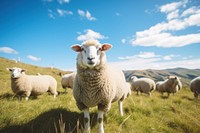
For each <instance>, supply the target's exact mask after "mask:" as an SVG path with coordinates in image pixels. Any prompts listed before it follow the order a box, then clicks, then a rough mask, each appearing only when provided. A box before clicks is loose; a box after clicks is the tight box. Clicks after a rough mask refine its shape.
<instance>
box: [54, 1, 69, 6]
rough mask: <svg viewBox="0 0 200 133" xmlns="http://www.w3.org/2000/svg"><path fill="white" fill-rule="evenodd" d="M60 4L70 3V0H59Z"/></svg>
mask: <svg viewBox="0 0 200 133" xmlns="http://www.w3.org/2000/svg"><path fill="white" fill-rule="evenodd" d="M57 1H58V3H59V4H61V5H62V4H64V3H69V2H70V0H57Z"/></svg>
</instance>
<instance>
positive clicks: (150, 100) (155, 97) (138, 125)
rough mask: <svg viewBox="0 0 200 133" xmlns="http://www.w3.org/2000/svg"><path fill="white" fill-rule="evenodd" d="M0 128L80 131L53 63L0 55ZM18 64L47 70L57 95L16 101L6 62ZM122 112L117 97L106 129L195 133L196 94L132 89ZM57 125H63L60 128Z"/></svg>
mask: <svg viewBox="0 0 200 133" xmlns="http://www.w3.org/2000/svg"><path fill="white" fill-rule="evenodd" d="M0 62H1V65H0V105H1V108H0V132H1V133H42V132H43V133H54V132H61V130H62V129H64V132H66V133H68V132H81V131H82V129H83V114H82V113H81V112H80V111H79V110H78V109H77V107H76V105H75V101H74V98H73V96H72V90H70V89H68V90H67V93H66V94H64V93H62V92H63V89H62V88H61V85H60V77H59V76H58V73H59V72H62V71H60V70H57V69H53V70H52V69H49V68H40V67H37V66H31V65H27V64H23V63H17V64H16V63H14V62H13V61H10V60H7V59H3V58H0ZM13 66H18V67H21V68H24V69H26V70H27V74H36V73H38V72H39V73H41V74H49V75H52V76H53V77H55V78H56V80H57V81H58V91H59V92H61V93H60V95H59V96H58V97H57V98H56V99H53V96H52V95H49V94H44V95H41V96H39V97H37V98H34V97H31V98H30V100H29V101H25V100H22V101H18V99H17V98H16V97H14V94H13V92H12V91H11V88H10V73H9V72H8V71H6V70H5V68H6V67H13ZM123 109H124V113H125V115H124V116H123V117H121V116H120V115H119V111H118V106H117V103H113V104H112V107H111V110H110V112H109V113H108V114H106V115H105V119H104V128H105V132H107V133H115V132H116V133H119V132H120V133H143V132H147V133H157V132H164V133H178V132H180V133H182V132H185V133H199V132H200V116H199V112H200V100H199V99H194V98H193V94H192V92H191V91H190V90H189V89H188V88H186V89H182V90H181V91H180V92H178V93H177V95H175V96H173V95H171V96H170V97H169V98H166V97H165V96H161V95H160V94H159V93H157V92H153V94H152V97H148V96H147V95H139V96H137V95H136V93H135V92H133V93H132V95H131V96H130V97H129V98H128V99H126V100H125V101H124V108H123ZM96 117H97V114H96V108H92V109H91V125H92V132H96V131H97V123H96ZM60 129H61V130H60Z"/></svg>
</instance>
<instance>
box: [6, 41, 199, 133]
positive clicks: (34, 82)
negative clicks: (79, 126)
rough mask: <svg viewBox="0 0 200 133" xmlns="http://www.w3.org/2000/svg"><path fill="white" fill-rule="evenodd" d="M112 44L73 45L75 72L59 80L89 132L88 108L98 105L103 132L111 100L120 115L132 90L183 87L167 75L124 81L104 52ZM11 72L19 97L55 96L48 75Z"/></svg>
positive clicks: (195, 89) (196, 85)
mask: <svg viewBox="0 0 200 133" xmlns="http://www.w3.org/2000/svg"><path fill="white" fill-rule="evenodd" d="M111 47H112V45H110V44H100V43H99V42H98V41H96V40H89V41H86V42H83V44H82V45H73V46H72V50H74V51H75V52H77V53H78V55H77V59H76V60H77V62H76V66H77V71H76V73H71V74H67V75H64V76H63V77H62V79H61V84H62V87H63V88H64V89H65V91H66V88H72V90H73V96H74V98H75V100H76V105H77V107H78V108H79V109H80V110H82V111H83V112H84V130H85V131H86V132H90V115H89V108H90V107H94V106H97V107H98V115H97V121H98V132H99V133H104V128H103V114H104V113H106V112H108V111H109V110H110V108H111V103H112V102H115V101H118V105H119V112H120V115H121V116H123V110H122V102H123V100H124V99H126V98H127V97H128V96H129V95H131V90H133V91H136V92H137V94H138V93H139V92H140V93H146V94H148V95H149V96H151V92H152V91H153V90H157V91H159V92H160V93H162V94H163V93H164V92H166V93H167V94H168V96H169V95H170V93H173V94H174V93H176V92H178V90H180V89H181V88H182V83H181V82H180V79H179V78H178V77H176V76H169V77H168V79H166V80H165V81H159V82H157V83H155V82H154V81H153V80H152V79H149V78H137V77H135V76H133V77H131V83H129V82H126V79H125V76H124V73H123V72H122V70H119V69H116V68H115V67H112V66H110V65H108V64H107V62H106V51H107V50H109V49H110V48H111ZM8 70H9V71H11V88H12V90H13V92H14V93H15V94H16V95H18V96H19V97H20V99H21V97H22V96H23V95H25V98H26V100H28V98H29V96H30V95H39V94H42V93H44V92H47V91H50V92H51V94H53V95H54V98H55V97H56V96H57V94H58V93H57V82H56V80H55V79H54V78H53V77H51V76H49V75H40V74H39V75H26V74H25V71H24V70H23V69H21V68H8ZM190 88H191V90H192V91H193V93H194V96H195V97H196V98H197V97H198V94H199V93H200V77H197V78H196V79H193V80H192V81H191V83H190Z"/></svg>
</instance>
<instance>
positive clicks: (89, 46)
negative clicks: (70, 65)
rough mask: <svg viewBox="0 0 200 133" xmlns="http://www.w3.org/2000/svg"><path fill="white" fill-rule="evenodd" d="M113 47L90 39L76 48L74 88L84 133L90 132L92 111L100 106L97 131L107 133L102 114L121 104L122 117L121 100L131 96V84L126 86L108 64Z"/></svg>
mask: <svg viewBox="0 0 200 133" xmlns="http://www.w3.org/2000/svg"><path fill="white" fill-rule="evenodd" d="M111 47H112V45H110V44H103V45H101V44H100V43H99V42H98V41H97V40H89V41H86V42H83V44H82V46H81V45H73V46H72V49H73V50H74V51H76V52H79V53H78V55H77V63H76V64H77V65H76V66H77V74H76V77H75V80H74V85H73V95H74V98H75V100H76V104H77V106H78V108H79V109H80V110H83V112H84V123H85V126H84V127H85V131H87V132H90V116H89V108H90V107H94V106H97V107H98V116H97V120H98V132H99V133H104V128H103V114H104V112H108V111H109V110H110V108H111V103H112V102H115V101H118V104H119V110H120V114H121V115H123V112H122V101H123V100H124V99H125V98H126V97H127V96H128V95H129V93H128V92H130V85H129V84H127V83H126V80H125V76H124V74H123V72H122V71H121V70H118V69H116V68H114V67H111V66H109V65H108V64H107V63H106V54H105V51H107V50H108V49H110V48H111Z"/></svg>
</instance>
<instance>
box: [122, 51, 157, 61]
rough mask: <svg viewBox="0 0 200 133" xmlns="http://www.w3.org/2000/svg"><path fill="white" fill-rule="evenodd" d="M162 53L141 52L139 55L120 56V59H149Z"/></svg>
mask: <svg viewBox="0 0 200 133" xmlns="http://www.w3.org/2000/svg"><path fill="white" fill-rule="evenodd" d="M159 56H160V55H156V54H155V53H154V52H140V53H139V54H137V55H133V56H125V57H118V59H120V60H130V59H136V60H137V59H141V58H143V59H148V58H157V57H159Z"/></svg>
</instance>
